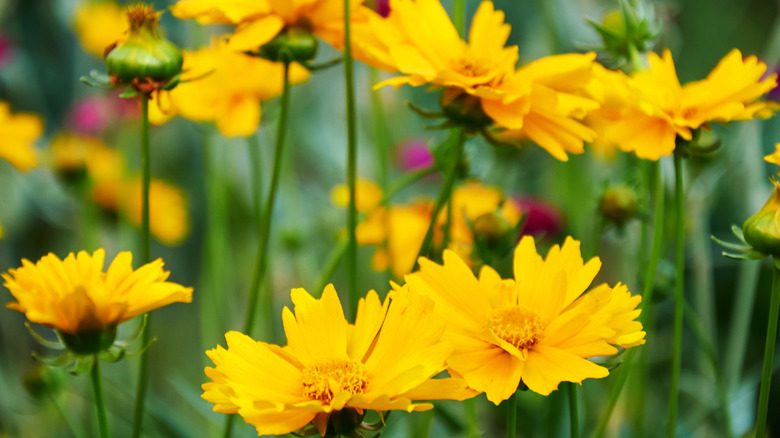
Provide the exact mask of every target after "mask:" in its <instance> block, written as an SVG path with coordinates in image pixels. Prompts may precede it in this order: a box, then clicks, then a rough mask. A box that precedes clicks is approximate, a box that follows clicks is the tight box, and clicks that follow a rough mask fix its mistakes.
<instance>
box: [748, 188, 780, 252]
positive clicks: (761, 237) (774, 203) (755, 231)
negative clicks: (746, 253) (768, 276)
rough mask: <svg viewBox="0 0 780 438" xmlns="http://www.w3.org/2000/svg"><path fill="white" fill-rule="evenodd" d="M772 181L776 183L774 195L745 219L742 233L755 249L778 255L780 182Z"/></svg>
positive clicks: (779, 249) (779, 247)
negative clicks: (757, 210) (756, 211)
mask: <svg viewBox="0 0 780 438" xmlns="http://www.w3.org/2000/svg"><path fill="white" fill-rule="evenodd" d="M772 182H773V183H774V185H775V190H774V191H773V192H772V196H770V197H769V200H767V201H766V204H764V206H763V207H761V210H759V212H758V213H756V214H754V215H753V216H752V217H750V218H749V219H748V220H746V221H745V223H744V224H743V225H742V233H743V234H744V235H745V241H746V242H747V243H748V244H750V246H752V247H753V249H755V250H757V251H760V252H762V253H765V254H771V255H774V256H777V255H780V224H778V219H779V217H778V213H780V191H778V190H779V189H778V188H779V187H780V184H779V183H778V182H777V181H772Z"/></svg>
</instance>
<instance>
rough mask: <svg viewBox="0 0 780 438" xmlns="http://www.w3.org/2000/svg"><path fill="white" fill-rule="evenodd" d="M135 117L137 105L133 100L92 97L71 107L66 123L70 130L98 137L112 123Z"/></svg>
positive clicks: (103, 96)
mask: <svg viewBox="0 0 780 438" xmlns="http://www.w3.org/2000/svg"><path fill="white" fill-rule="evenodd" d="M137 115H138V103H137V102H136V100H135V99H122V98H120V97H118V96H113V95H112V96H105V95H93V96H88V97H85V98H83V99H81V100H79V101H78V102H76V103H75V105H73V107H72V108H71V110H70V114H69V115H68V121H69V124H70V127H71V129H72V130H73V131H75V132H77V133H80V134H89V135H99V134H100V133H102V132H103V131H104V130H105V129H106V127H107V126H108V125H109V124H111V123H112V122H115V121H117V120H123V119H126V118H130V117H137Z"/></svg>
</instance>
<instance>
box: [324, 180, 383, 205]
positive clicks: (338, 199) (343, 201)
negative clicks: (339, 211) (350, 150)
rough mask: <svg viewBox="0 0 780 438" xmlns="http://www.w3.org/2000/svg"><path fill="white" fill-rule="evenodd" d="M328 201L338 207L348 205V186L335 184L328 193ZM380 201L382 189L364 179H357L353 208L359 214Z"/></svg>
mask: <svg viewBox="0 0 780 438" xmlns="http://www.w3.org/2000/svg"><path fill="white" fill-rule="evenodd" d="M330 200H331V202H333V204H335V205H337V206H339V207H346V206H348V205H349V186H348V185H346V184H337V185H336V186H335V187H333V189H332V190H331V191H330ZM381 201H382V189H381V188H380V187H379V186H378V185H376V183H374V182H373V181H371V180H369V179H366V178H360V177H358V178H357V181H356V184H355V208H356V209H357V211H359V212H363V213H364V212H367V211H370V210H371V209H373V208H374V207H376V206H377V205H379V202H381Z"/></svg>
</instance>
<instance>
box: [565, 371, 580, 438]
mask: <svg viewBox="0 0 780 438" xmlns="http://www.w3.org/2000/svg"><path fill="white" fill-rule="evenodd" d="M574 385H575V383H574V382H566V383H565V385H564V386H566V393H567V395H568V398H569V430H570V431H571V434H570V436H571V438H579V436H580V414H579V412H580V411H579V408H578V407H577V387H576V386H574Z"/></svg>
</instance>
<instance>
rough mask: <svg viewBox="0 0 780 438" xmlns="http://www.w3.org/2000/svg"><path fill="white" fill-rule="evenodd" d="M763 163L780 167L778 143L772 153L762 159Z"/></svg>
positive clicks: (779, 147)
mask: <svg viewBox="0 0 780 438" xmlns="http://www.w3.org/2000/svg"><path fill="white" fill-rule="evenodd" d="M764 161H766V162H767V163H772V164H777V165H778V166H780V143H777V144H776V145H775V151H774V152H772V153H771V154H769V155H767V156H765V157H764Z"/></svg>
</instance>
